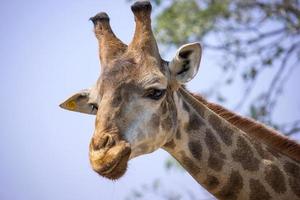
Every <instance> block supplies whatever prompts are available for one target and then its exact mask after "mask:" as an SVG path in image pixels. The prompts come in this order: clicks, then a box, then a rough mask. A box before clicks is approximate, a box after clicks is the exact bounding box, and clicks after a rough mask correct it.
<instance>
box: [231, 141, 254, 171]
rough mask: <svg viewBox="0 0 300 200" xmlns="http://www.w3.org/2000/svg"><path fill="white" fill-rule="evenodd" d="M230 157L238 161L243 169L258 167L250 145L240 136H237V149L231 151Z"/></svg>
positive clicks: (252, 169)
mask: <svg viewBox="0 0 300 200" xmlns="http://www.w3.org/2000/svg"><path fill="white" fill-rule="evenodd" d="M232 158H233V160H234V161H236V162H239V163H240V164H241V165H242V166H243V168H244V169H245V170H249V171H257V170H258V169H259V160H258V159H257V158H255V156H254V153H253V151H252V148H251V146H250V145H249V144H248V143H247V142H246V140H245V139H244V138H243V137H241V136H239V137H238V140H237V149H236V150H235V151H233V153H232Z"/></svg>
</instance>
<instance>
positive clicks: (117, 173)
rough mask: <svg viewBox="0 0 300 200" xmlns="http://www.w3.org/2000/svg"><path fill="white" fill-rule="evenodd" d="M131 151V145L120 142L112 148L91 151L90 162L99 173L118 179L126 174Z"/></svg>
mask: <svg viewBox="0 0 300 200" xmlns="http://www.w3.org/2000/svg"><path fill="white" fill-rule="evenodd" d="M130 153H131V148H130V145H129V144H128V143H127V142H120V143H119V144H117V145H116V146H114V147H112V148H110V149H104V150H103V149H100V150H96V151H92V152H91V151H90V163H91V165H92V168H93V170H94V171H95V172H97V173H98V174H99V175H101V176H103V177H105V178H108V179H111V180H116V179H119V178H121V177H122V176H123V175H124V174H125V172H126V170H127V163H128V160H129V157H130Z"/></svg>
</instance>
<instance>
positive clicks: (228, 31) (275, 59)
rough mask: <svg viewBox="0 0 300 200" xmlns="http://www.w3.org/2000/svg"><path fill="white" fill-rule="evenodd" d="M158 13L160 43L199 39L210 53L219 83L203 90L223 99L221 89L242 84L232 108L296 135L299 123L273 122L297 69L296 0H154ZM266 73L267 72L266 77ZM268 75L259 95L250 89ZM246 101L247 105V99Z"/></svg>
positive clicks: (299, 26)
mask: <svg viewBox="0 0 300 200" xmlns="http://www.w3.org/2000/svg"><path fill="white" fill-rule="evenodd" d="M153 3H154V4H155V8H156V10H158V11H159V12H158V13H157V15H156V19H155V32H156V36H157V40H158V42H159V43H161V44H164V45H168V46H175V47H178V46H180V45H182V44H184V43H187V42H194V41H201V43H202V45H203V48H204V49H205V50H206V51H210V52H211V53H212V54H215V55H216V57H217V58H218V59H219V61H220V62H219V67H221V69H222V70H223V72H224V74H225V75H224V76H222V77H223V79H222V80H220V82H219V83H218V84H215V85H214V86H213V87H212V88H211V89H210V90H209V91H207V92H206V94H207V95H208V97H210V98H212V97H213V96H215V98H216V99H217V100H218V101H222V102H224V101H226V98H225V97H224V96H223V95H221V93H222V89H223V88H224V87H226V86H228V85H231V84H234V83H236V82H238V80H242V82H243V85H244V94H243V96H242V97H241V98H240V100H239V102H238V103H237V105H236V106H234V109H235V110H236V111H240V110H243V109H244V110H248V111H247V112H248V114H249V115H250V116H251V117H253V118H255V119H257V120H259V121H261V122H263V123H266V124H268V125H271V126H273V127H274V128H276V129H279V130H281V131H282V132H284V133H285V134H286V135H291V134H294V133H298V132H299V129H300V126H299V124H300V120H295V121H293V122H289V123H284V124H279V123H276V122H275V121H274V120H273V113H274V111H275V110H276V106H277V102H278V100H280V98H281V96H282V95H281V94H282V93H283V92H284V89H285V83H286V82H287V80H288V79H289V77H290V76H291V75H292V74H293V73H292V71H293V70H294V69H295V68H296V67H297V66H299V60H300V1H299V0H274V1H256V0H246V1H245V0H165V1H162V0H156V1H154V2H153ZM270 71H271V72H272V73H270ZM266 75H267V76H268V79H269V77H271V79H270V81H269V86H268V87H267V88H266V89H265V90H263V91H255V93H256V94H255V96H254V97H252V96H251V95H253V88H255V86H256V84H257V82H261V80H263V79H266ZM250 97H252V98H251V101H250V102H248V104H247V101H248V99H250Z"/></svg>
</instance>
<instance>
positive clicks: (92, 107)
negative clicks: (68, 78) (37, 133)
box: [59, 89, 98, 115]
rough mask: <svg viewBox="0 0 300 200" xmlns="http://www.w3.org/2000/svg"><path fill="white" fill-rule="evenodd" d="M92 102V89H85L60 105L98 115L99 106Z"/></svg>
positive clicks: (71, 109)
mask: <svg viewBox="0 0 300 200" xmlns="http://www.w3.org/2000/svg"><path fill="white" fill-rule="evenodd" d="M92 102H93V101H92V98H91V89H85V90H82V91H80V92H77V93H75V94H73V95H72V96H71V97H69V98H68V99H67V100H65V101H64V102H63V103H61V104H60V105H59V106H60V107H61V108H63V109H66V110H70V111H74V112H80V113H85V114H90V115H96V114H97V110H98V106H97V104H96V103H92Z"/></svg>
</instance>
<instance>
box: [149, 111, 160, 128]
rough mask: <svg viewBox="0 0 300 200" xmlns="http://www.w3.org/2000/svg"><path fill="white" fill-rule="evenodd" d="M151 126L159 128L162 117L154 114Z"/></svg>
mask: <svg viewBox="0 0 300 200" xmlns="http://www.w3.org/2000/svg"><path fill="white" fill-rule="evenodd" d="M150 124H151V126H152V127H159V125H160V117H159V116H158V115H157V114H153V115H152V117H151V120H150Z"/></svg>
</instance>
